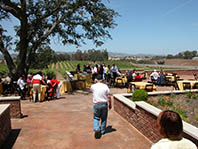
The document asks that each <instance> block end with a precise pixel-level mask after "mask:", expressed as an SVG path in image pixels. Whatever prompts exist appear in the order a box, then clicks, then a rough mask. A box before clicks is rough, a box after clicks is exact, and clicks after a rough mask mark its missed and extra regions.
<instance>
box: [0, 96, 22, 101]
mask: <svg viewBox="0 0 198 149" xmlns="http://www.w3.org/2000/svg"><path fill="white" fill-rule="evenodd" d="M20 99H21V97H20V96H6V97H0V100H20Z"/></svg>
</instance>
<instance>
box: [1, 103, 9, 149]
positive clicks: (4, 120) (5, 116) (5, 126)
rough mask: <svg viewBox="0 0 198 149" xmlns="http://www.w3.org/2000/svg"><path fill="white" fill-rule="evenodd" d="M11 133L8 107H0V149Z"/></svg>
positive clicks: (6, 105)
mask: <svg viewBox="0 0 198 149" xmlns="http://www.w3.org/2000/svg"><path fill="white" fill-rule="evenodd" d="M10 132H11V120H10V105H9V104H5V105H0V148H1V146H2V144H3V142H4V141H5V140H6V138H7V137H8V135H9V133H10Z"/></svg>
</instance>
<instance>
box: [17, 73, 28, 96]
mask: <svg viewBox="0 0 198 149" xmlns="http://www.w3.org/2000/svg"><path fill="white" fill-rule="evenodd" d="M24 80H25V76H24V75H22V76H21V77H20V78H19V79H18V80H17V85H18V86H19V94H20V96H21V99H25V92H26V88H25V84H26V83H25V81H24Z"/></svg>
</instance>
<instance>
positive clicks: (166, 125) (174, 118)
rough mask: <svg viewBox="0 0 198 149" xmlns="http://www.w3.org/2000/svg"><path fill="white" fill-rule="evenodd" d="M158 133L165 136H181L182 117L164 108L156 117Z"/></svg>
mask: <svg viewBox="0 0 198 149" xmlns="http://www.w3.org/2000/svg"><path fill="white" fill-rule="evenodd" d="M157 125H158V127H159V130H160V134H161V135H163V136H164V137H167V138H170V139H171V138H175V139H177V138H181V136H182V132H183V124H182V119H181V117H180V116H179V114H178V113H176V112H174V111H171V110H165V111H163V112H161V113H160V114H159V116H158V118H157Z"/></svg>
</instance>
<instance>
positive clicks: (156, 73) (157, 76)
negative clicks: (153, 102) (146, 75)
mask: <svg viewBox="0 0 198 149" xmlns="http://www.w3.org/2000/svg"><path fill="white" fill-rule="evenodd" d="M150 77H153V79H154V80H155V81H157V79H158V78H159V74H158V72H157V71H156V70H154V71H153V72H152V73H151V75H150Z"/></svg>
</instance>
